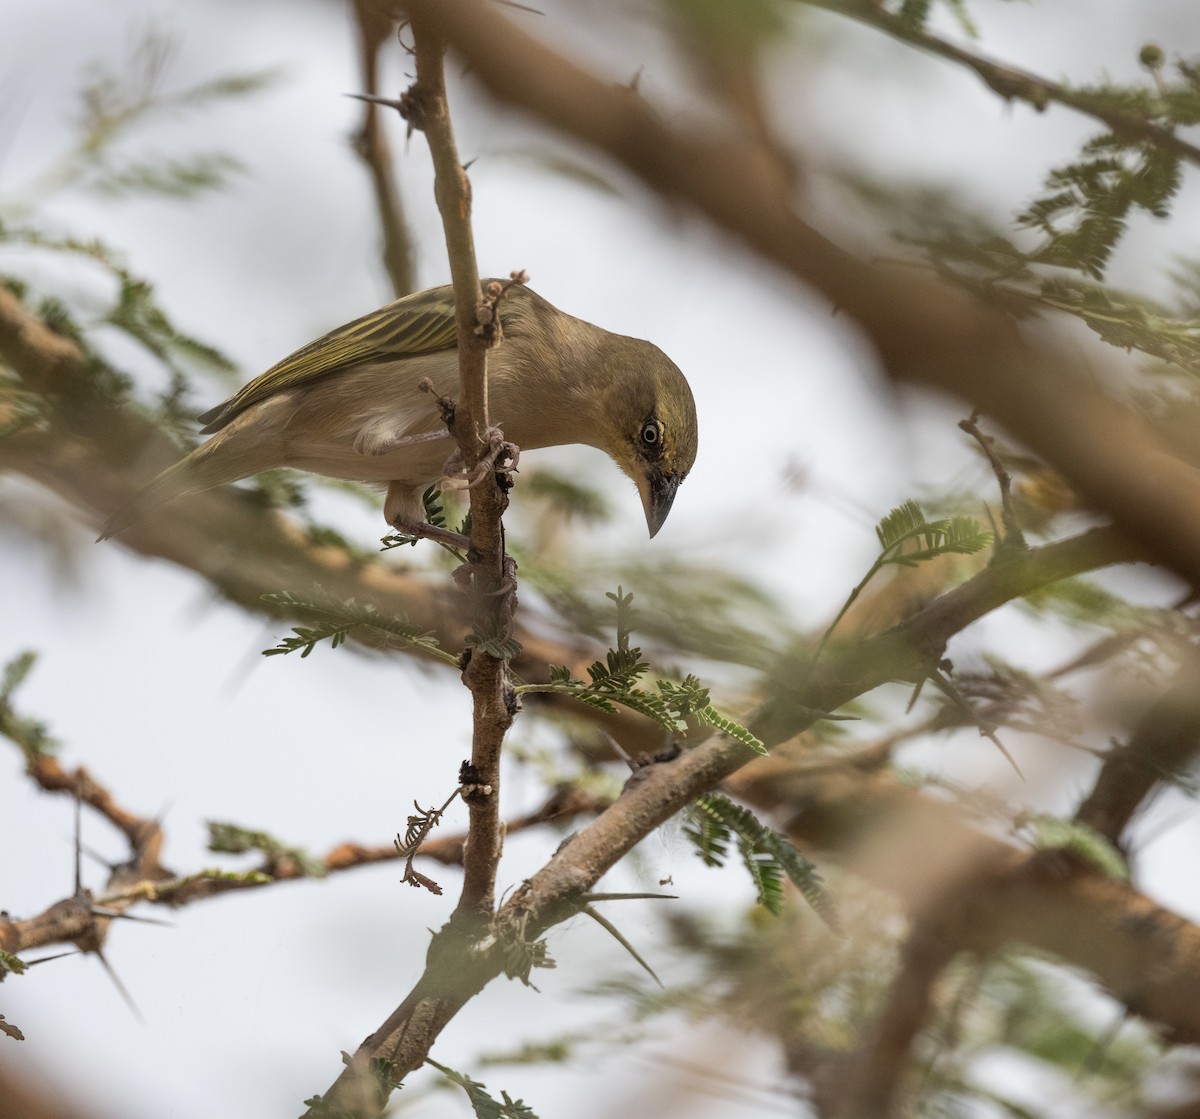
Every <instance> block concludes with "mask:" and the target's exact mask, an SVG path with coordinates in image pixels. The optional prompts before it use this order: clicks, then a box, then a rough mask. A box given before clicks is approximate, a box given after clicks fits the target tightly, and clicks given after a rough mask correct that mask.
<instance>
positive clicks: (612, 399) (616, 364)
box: [597, 335, 698, 536]
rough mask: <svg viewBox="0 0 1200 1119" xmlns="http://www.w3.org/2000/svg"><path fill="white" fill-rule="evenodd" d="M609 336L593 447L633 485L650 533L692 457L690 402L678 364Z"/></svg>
mask: <svg viewBox="0 0 1200 1119" xmlns="http://www.w3.org/2000/svg"><path fill="white" fill-rule="evenodd" d="M610 339H611V343H610V345H609V346H608V347H606V350H607V351H608V352H607V353H606V354H605V355H604V357H605V359H604V362H603V366H604V373H605V377H604V380H605V381H607V382H608V383H607V384H606V385H605V386H604V387H605V391H604V396H603V405H602V411H601V415H600V428H601V430H600V432H599V435H600V438H599V439H598V440H597V446H599V447H600V449H601V450H603V451H607V452H608V454H609V455H610V456H611V457H612V458H613V460H614V461H615V462H616V464H617V465H618V466H619V467H620V468H621V469H622V470H624V471H625V473H626V474H628V475H629V477H630V478H632V479H633V481H634V483H635V484H636V485H637V488H638V493H639V494H640V495H641V498H642V508H643V509H644V510H645V513H646V525H647V527H648V528H649V529H650V535H651V536H654V535H655V533H657V532H658V530H659V529H660V528H662V526H663V522H664V521H666V519H667V514H668V513H669V512H670V511H671V504H672V502H674V500H675V493H676V491H677V490H678V489H679V483H680V482H682V481H683V479H684V478H686V477H687V474H688V471H689V470H691V468H692V463H694V462H695V461H696V444H697V439H698V435H697V430H696V404H695V401H694V400H693V399H692V390H691V389H690V388H689V387H688V383H687V381H686V380H685V379H684V376H683V373H682V372H681V371H680V369H679V367H678V366H677V365H676V364H675V363H674V362H673V361H672V360H671V359H670V358H669V357H667V355H666V354H664V353H663V352H662V350H660V349H659V348H658V347H657V346H654V345H652V344H651V343H649V342H643V341H641V340H640V339H636V338H625V337H621V336H618V335H610Z"/></svg>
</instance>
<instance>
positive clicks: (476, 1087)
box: [425, 1057, 538, 1119]
mask: <svg viewBox="0 0 1200 1119" xmlns="http://www.w3.org/2000/svg"><path fill="white" fill-rule="evenodd" d="M425 1063H426V1064H429V1065H432V1066H433V1067H434V1068H435V1069H437V1070H438V1071H439V1072H440V1073H441V1074H442V1075H443V1076H444V1077H445V1078H446V1079H447V1080H449V1081H450V1082H451V1083H452V1084H457V1085H458V1086H459V1087H460V1088H462V1090H463V1091H464V1092H466V1093H467V1099H468V1100H469V1101H470V1103H471V1109H472V1110H473V1111H474V1112H475V1116H476V1119H538V1117H537V1114H536V1113H535V1112H534V1111H533V1109H532V1108H529V1107H527V1106H526V1105H525V1103H524V1101H523V1100H514V1099H512V1098H511V1097H510V1096H509V1094H508V1093H507V1092H501V1093H500V1095H501V1099H500V1100H496V1099H494V1098H493V1097H492V1096H490V1095H489V1094H488V1092H487V1091H486V1086H485V1085H484V1084H483V1083H481V1082H480V1081H478V1080H472V1079H471V1078H470V1077H469V1076H467V1075H466V1074H465V1073H461V1072H455V1071H454V1069H452V1068H447V1067H446V1066H445V1065H441V1064H438V1062H437V1061H435V1060H433V1058H432V1057H426V1058H425Z"/></svg>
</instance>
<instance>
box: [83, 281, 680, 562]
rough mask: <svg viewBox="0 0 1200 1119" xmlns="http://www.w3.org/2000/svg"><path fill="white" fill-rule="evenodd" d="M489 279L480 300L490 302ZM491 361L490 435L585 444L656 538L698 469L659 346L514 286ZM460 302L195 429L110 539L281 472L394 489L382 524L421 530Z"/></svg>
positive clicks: (344, 336) (306, 365)
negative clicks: (180, 503) (626, 485)
mask: <svg viewBox="0 0 1200 1119" xmlns="http://www.w3.org/2000/svg"><path fill="white" fill-rule="evenodd" d="M497 282H498V281H494V280H486V281H484V282H483V290H484V291H488V290H489V289H490V290H491V291H493V292H494V291H495V290H496V288H495V286H494V285H495V284H496V283H497ZM504 289H505V290H504V294H503V297H502V299H501V300H500V302H499V305H498V308H497V312H498V315H499V319H500V323H501V330H502V334H501V337H502V341H501V343H500V344H499V345H498V346H496V347H494V348H493V349H492V350H491V351H489V356H488V390H489V398H490V412H491V421H492V423H493V424H494V425H495V426H496V427H497V428H499V429H500V430H501V431H502V432H503V437H504V439H505V440H506V441H508V442H509V443H512V444H514V445H515V446H516V447H518V448H520V449H522V450H535V449H537V448H539V447H556V446H563V445H566V444H574V443H582V444H585V445H587V446H591V447H597V448H599V449H600V450H601V451H604V452H606V453H607V454H608V455H609V457H610V458H612V460H613V461H614V462H615V463H616V464H617V466H618V467H620V469H621V470H622V471H623V472H624V473H625V474H626V475H628V476H629V477H630V478H631V479H632V480H633V482H634V483H635V485H636V486H637V489H638V493H639V495H640V497H641V502H642V508H643V511H644V513H645V517H646V526H647V528H648V529H649V532H650V536H651V537H653V536H655V535H656V534H657V533H658V531H659V529H661V528H662V526H663V523H664V522H665V521H666V519H667V514H668V513H669V512H670V511H671V506H672V504H673V502H674V500H675V494H676V492H677V490H678V489H679V484H680V483H681V482H682V481H683V479H684V478H685V477H686V476H687V474H688V472H689V471H690V470H691V468H692V465H693V463H694V462H695V460H696V448H697V440H698V433H697V424H696V405H695V400H694V399H693V397H692V391H691V389H690V387H689V386H688V382H687V379H686V378H685V377H684V375H683V372H682V371H681V370H680V369H679V367H678V366H677V365H676V364H675V363H674V362H673V361H671V359H670V358H669V357H667V355H666V354H664V353H663V352H662V350H660V349H659V348H658V347H657V346H655V345H653V344H652V343H650V342H647V341H643V340H641V339H638V338H629V337H626V336H625V335H622V334H614V333H611V332H610V331H607V330H604V329H602V328H601V327H598V326H595V325H593V324H592V323H590V322H586V321H584V320H583V319H579V318H575V317H573V316H572V315H568V314H566V313H565V312H563V311H560V310H558V308H556V307H554V306H552V305H551V304H550V303H549V302H548V301H547V300H545V299H543V298H542V297H541V296H540V295H538V294H537V293H536V292H534V291H533V290H532V289H531V288H529V287H527V286H525V285H524V284H520V283H506V284H505V285H504ZM458 385H459V379H458V354H457V331H456V325H455V318H454V291H453V289H452V288H451V287H450V286H448V285H447V286H443V287H435V288H430V289H429V290H427V291H420V292H417V293H415V294H412V295H408V296H405V297H403V298H401V299H397V300H395V301H394V302H392V303H389V304H387V305H386V306H385V307H381V308H380V309H379V310H377V311H372V312H371V313H369V314H366V315H363V316H362V317H361V318H357V319H355V320H354V321H352V322H349V323H347V324H346V325H344V326H341V327H338V328H337V329H336V330H332V331H330V332H329V333H328V334H325V335H323V336H322V337H320V338H318V339H317V340H316V341H314V342H310V343H309V344H308V345H306V346H303V347H301V348H300V349H299V350H296V351H295V353H293V354H290V355H289V356H288V357H285V358H284V359H283V360H282V361H280V362H278V363H277V364H275V365H273V366H272V367H271V368H270V369H268V370H267V371H266V372H265V373H262V374H261V375H260V376H258V377H256V378H255V379H254V380H252V381H250V382H249V383H248V384H247V385H245V386H243V387H242V388H241V389H240V390H239V391H238V392H236V393H235V394H234V395H233V396H231V397H230V398H229V399H228V400H225V401H223V402H222V403H221V404H218V405H217V406H216V407H215V408H211V409H209V410H208V411H207V412H205V413H203V414H202V415H201V416H199V417H198V420H199V422H200V423H202V424H203V425H204V426H203V427H202V428H201V433H202V434H208V435H211V438H210V439H208V440H207V441H206V442H204V443H201V444H200V445H199V446H197V447H196V448H195V449H194V450H193V451H191V453H190V454H188V455H186V456H185V457H184V458H183V459H181V460H180V461H179V462H177V463H176V464H175V465H173V466H170V467H168V468H167V469H166V470H164V471H163V472H162V473H161V474H159V475H158V476H157V477H156V478H154V479H153V480H152V481H151V482H150V483H149V485H147V486H146V487H145V488H144V489H142V490H141V491H140V492H139V493H137V494H135V495H134V497H133V498H131V499H130V500H129V501H127V502H126V503H125V504H124V505H122V506H121V507H119V508H118V509H117V510H116V511H115V512H114V513H113V514H112V515H111V516H110V517H109V519H108V521H107V522H106V523H105V525H104V527H103V530H102V531H101V534H100V537H99V538H100V539H101V540H104V539H107V538H108V537H111V536H115V535H117V534H119V533H121V532H123V531H124V530H125V529H127V528H128V527H130V526H131V525H132V524H134V523H135V522H137V521H139V520H141V519H142V518H143V517H145V516H146V515H147V514H148V513H150V512H151V511H152V510H154V509H155V508H157V507H158V506H161V505H163V504H164V503H166V502H168V501H173V500H174V499H176V498H178V497H182V496H184V495H187V494H193V493H199V492H201V491H203V490H209V489H213V488H214V487H216V486H221V485H224V484H226V483H228V482H235V481H237V480H239V479H242V478H248V477H251V476H252V475H255V474H259V473H261V472H262V471H264V470H271V469H274V468H276V467H292V468H294V469H298V470H307V471H311V472H313V473H316V474H323V475H326V476H328V477H332V478H341V479H347V480H350V481H355V482H364V483H368V484H376V485H386V486H387V497H386V499H385V501H384V516H385V517H386V519H387V521H388V523H389V524H390V525H392V526H393V527H395V528H397V529H400V530H401V531H405V530H410V531H411V530H414V529H419V528H420V526H421V522H422V516H423V511H424V504H423V501H422V496H423V494H424V492H425V491H426V490H427V489H428V488H429V486H431V485H433V484H435V483H437V482H438V480H439V479H440V478H442V477H443V474H444V473H445V471H446V468H447V465H448V463H447V460H448V458H449V457H450V454H451V451H452V450H454V446H455V445H454V443H453V440H452V439H451V437H450V435H449V433H448V432H447V430H446V427H445V424H444V422H443V420H442V418H441V415H440V413H439V405H438V398H439V397H450V398H453V397H454V396H455V394H456V392H457V390H458Z"/></svg>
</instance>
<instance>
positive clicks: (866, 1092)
mask: <svg viewBox="0 0 1200 1119" xmlns="http://www.w3.org/2000/svg"><path fill="white" fill-rule="evenodd" d="M956 950H957V946H956V945H955V944H953V943H952V942H951V941H949V940H947V939H946V938H945V937H944V936H943V930H942V925H941V922H940V921H937V920H933V919H929V918H924V919H921V920H918V921H917V922H916V923H914V926H913V928H912V930H911V931H910V932H909V934H908V940H907V941H906V943H905V945H904V950H903V952H902V953H901V958H900V966H899V970H898V971H897V973H896V977H895V979H893V980H892V985H891V989H890V990H889V992H888V998H887V1003H886V1005H885V1006H884V1008H883V1010H882V1012H881V1013H880V1015H879V1018H878V1019H877V1020H876V1022H875V1023H874V1025H873V1026H872V1027H871V1029H870V1031H869V1036H868V1038H867V1040H866V1043H865V1044H864V1045H863V1046H862V1048H861V1050H860V1052H859V1054H858V1059H857V1061H856V1063H855V1066H854V1068H853V1071H852V1074H851V1075H850V1077H849V1078H848V1082H849V1087H848V1089H847V1091H846V1093H845V1097H846V1102H847V1103H848V1105H849V1106H848V1107H847V1109H846V1111H845V1113H844V1114H845V1116H846V1119H888V1116H891V1115H896V1114H898V1113H899V1109H898V1108H897V1107H896V1103H897V1096H898V1094H899V1089H900V1087H901V1079H902V1076H903V1074H904V1071H905V1069H906V1068H907V1067H908V1057H909V1052H910V1050H911V1049H912V1044H913V1041H914V1040H915V1039H916V1037H917V1035H918V1034H919V1033H920V1031H921V1028H922V1026H924V1024H925V1022H926V1020H927V1019H928V1017H929V1014H930V1011H931V1010H932V1009H933V1005H934V995H935V988H936V985H937V981H938V979H939V978H940V976H941V974H942V972H943V971H944V970H945V968H946V966H947V965H948V964H949V963H950V961H951V960H952V959H953V958H954V956H955V954H956Z"/></svg>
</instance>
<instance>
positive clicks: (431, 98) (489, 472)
mask: <svg viewBox="0 0 1200 1119" xmlns="http://www.w3.org/2000/svg"><path fill="white" fill-rule="evenodd" d="M412 27H413V41H414V44H415V50H416V60H417V82H416V85H415V86H414V87H413V88H412V89H411V90H409V92H408V94H407V96H406V98H405V104H406V111H407V114H408V119H409V121H410V122H412V123H413V124H415V125H416V126H417V127H419V128H421V129H422V131H424V133H425V136H426V139H427V140H428V141H429V150H430V153H431V155H432V157H433V166H434V176H435V177H434V194H435V197H436V199H437V204H438V210H439V211H440V212H441V215H442V227H443V229H444V231H445V236H446V250H447V253H448V255H449V258H450V274H451V278H452V280H453V283H454V301H455V319H456V322H457V324H458V358H459V377H460V381H461V390H460V393H459V399H458V402H457V404H456V406H455V408H454V414H453V416H452V417H450V418H449V424H450V431H451V433H452V434H453V435H454V437H455V439H456V440H457V442H458V447H459V451H460V453H461V455H462V458H463V462H464V465H465V467H466V468H467V470H468V472H470V471H471V470H477V471H478V472H479V475H481V476H480V477H478V478H477V483H476V484H475V485H473V486H472V488H471V491H470V494H471V546H470V550H469V552H468V559H469V562H470V575H471V586H472V589H473V591H474V594H475V608H474V618H475V631H476V635H477V636H480V635H483V636H489V635H491V636H495V635H502V636H507V635H509V634H510V633H511V626H512V612H513V609H514V607H515V604H516V600H515V596H514V595H513V593H512V591H513V590H514V589H515V582H514V574H515V565H512V564H511V562H510V561H507V558H506V556H505V551H504V528H503V524H502V521H501V518H502V516H503V514H504V510H505V508H506V507H507V505H508V498H507V496H506V494H505V492H504V490H503V489H502V488H501V487H500V485H499V484H498V482H497V479H496V473H495V470H494V469H493V468H491V466H490V464H489V463H485V462H484V459H485V456H486V455H487V453H488V451H489V448H492V454H493V460H494V455H495V448H497V447H498V446H499V445H500V444H499V442H498V440H499V435H498V433H493V432H492V430H491V424H490V421H489V417H488V391H487V351H488V347H489V346H490V345H491V344H492V342H493V341H494V340H495V339H496V338H498V336H499V332H498V330H497V329H496V328H495V323H496V320H495V304H496V299H497V298H498V296H499V293H489V298H488V299H487V300H485V299H484V298H483V297H482V294H481V289H480V282H479V270H478V267H477V265H476V263H475V245H474V240H473V238H472V234H471V185H470V182H469V181H468V179H467V174H466V171H465V170H464V169H463V166H462V161H461V160H460V159H459V156H458V148H457V145H456V144H455V141H454V130H453V128H452V126H451V123H450V112H449V106H448V104H447V99H446V82H445V74H444V71H443V65H442V57H443V54H444V53H445V43H444V42H443V40H442V38H441V36H440V35H438V34H437V33H436V32H434V31H433V30H432V29H431V28H430V27H428V26H427V25H426V24H425V23H424V22H423V21H421V20H413V25H412ZM485 466H486V467H487V469H484V467H485ZM463 683H464V684H466V686H467V687H468V688H470V690H471V694H472V696H473V698H474V707H475V712H474V727H473V733H472V742H471V765H470V767H469V769H467V770H466V771H465V772H464V774H463V785H464V790H463V799H464V800H465V801H466V803H467V805H468V807H469V809H470V814H471V818H470V832H469V839H468V842H467V851H466V856H465V859H464V872H465V873H464V879H463V892H462V896H461V898H460V899H459V903H458V908H457V910H456V916H461V917H466V916H468V915H474V916H477V917H485V916H490V914H491V911H492V905H493V900H494V893H495V881H496V863H497V861H498V860H499V857H500V812H499V791H500V745H501V742H502V741H503V738H504V734H505V732H506V731H507V730H508V728H509V726H510V725H511V724H512V720H513V715H514V713H515V699H514V695H513V691H512V686H511V684H510V682H509V678H508V664H507V662H506V661H505V660H503V659H501V658H499V657H497V656H494V655H493V654H492V653H490V652H487V651H485V650H484V649H483V648H481V647H480V646H479V644H478V643H477V644H476V645H474V646H471V647H469V648H468V649H467V652H466V653H465V654H464V663H463Z"/></svg>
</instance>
